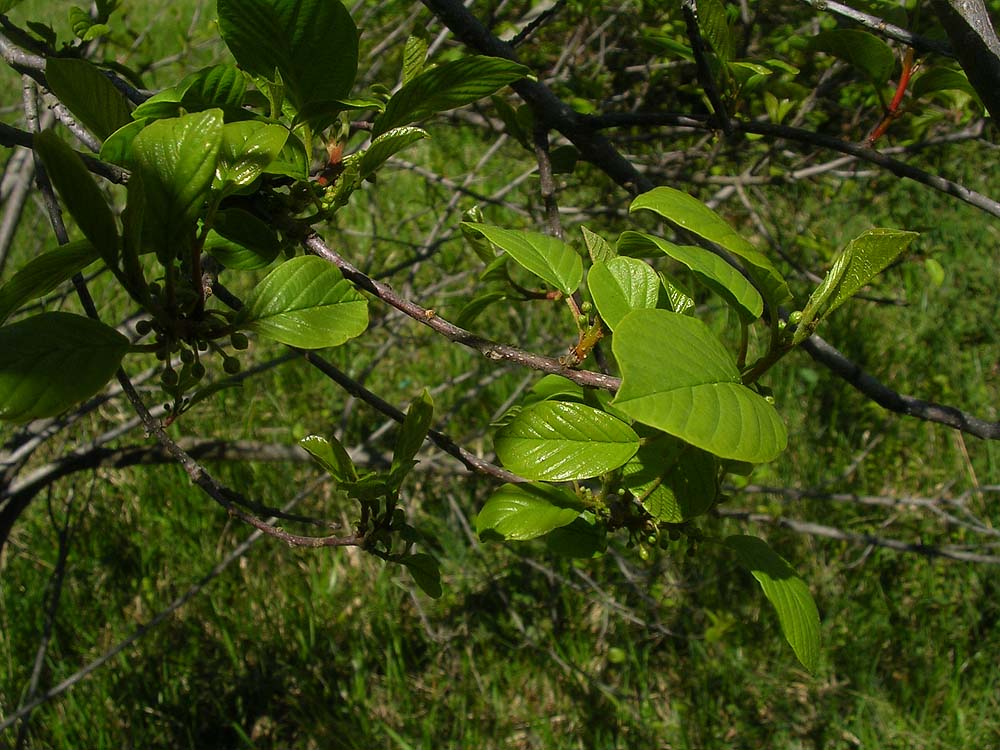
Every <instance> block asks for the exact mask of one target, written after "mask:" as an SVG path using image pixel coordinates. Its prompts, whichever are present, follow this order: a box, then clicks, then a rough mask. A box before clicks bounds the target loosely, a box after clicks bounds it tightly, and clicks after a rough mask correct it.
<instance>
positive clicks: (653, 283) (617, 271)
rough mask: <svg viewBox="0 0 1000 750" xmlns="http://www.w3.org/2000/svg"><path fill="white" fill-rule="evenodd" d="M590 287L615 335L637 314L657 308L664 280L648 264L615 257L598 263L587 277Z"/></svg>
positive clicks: (633, 259) (599, 309) (634, 259)
mask: <svg viewBox="0 0 1000 750" xmlns="http://www.w3.org/2000/svg"><path fill="white" fill-rule="evenodd" d="M587 286H588V287H589V288H590V294H591V296H592V297H593V298H594V304H595V305H597V311H598V312H599V313H600V314H601V319H602V320H603V321H604V322H605V323H607V324H608V327H609V328H610V329H611V330H612V331H613V330H614V329H615V327H616V326H617V325H618V321H620V320H621V319H622V318H624V317H625V315H626V314H628V313H630V312H632V311H633V310H639V309H642V308H647V307H656V300H657V298H658V297H659V294H660V278H659V277H658V276H657V275H656V271H654V270H653V269H652V268H650V267H649V264H648V263H644V262H643V261H641V260H639V259H637V258H622V257H614V258H611V259H609V260H608V262H607V263H601V262H597V263H594V265H593V266H591V268H590V271H589V272H588V273H587Z"/></svg>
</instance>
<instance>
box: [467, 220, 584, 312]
mask: <svg viewBox="0 0 1000 750" xmlns="http://www.w3.org/2000/svg"><path fill="white" fill-rule="evenodd" d="M463 225H464V226H467V227H469V228H470V229H473V230H475V231H477V232H479V233H480V234H482V235H483V236H484V237H485V238H486V239H488V240H489V241H490V242H492V243H493V244H494V245H497V246H498V247H499V248H500V249H501V250H505V251H506V252H507V253H508V254H509V255H510V256H511V257H512V258H513V259H514V260H516V261H517V262H518V263H519V264H521V265H522V266H524V268H526V269H527V270H529V271H531V273H533V274H535V275H536V276H538V277H539V278H541V279H542V280H543V281H546V282H547V283H549V284H551V285H552V286H554V287H555V288H556V289H558V290H559V291H560V292H562V293H563V294H565V295H566V296H567V297H568V296H569V295H571V294H572V293H573V292H575V291H576V289H577V287H579V286H580V282H581V281H582V280H583V261H582V260H580V256H579V255H577V254H576V252H574V250H573V248H571V247H570V246H569V245H567V244H566V243H565V242H563V241H562V240H560V239H559V238H558V237H552V236H550V235H547V234H540V233H539V232H515V231H512V230H510V229H501V228H500V227H494V226H490V225H489V224H474V223H470V222H463Z"/></svg>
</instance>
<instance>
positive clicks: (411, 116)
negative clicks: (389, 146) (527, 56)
mask: <svg viewBox="0 0 1000 750" xmlns="http://www.w3.org/2000/svg"><path fill="white" fill-rule="evenodd" d="M528 72H529V71H528V68H526V67H524V66H523V65H520V64H518V63H516V62H512V61H510V60H505V59H503V58H499V57H485V56H481V55H473V56H471V57H463V58H460V59H458V60H452V61H450V62H446V63H442V64H441V65H438V66H436V67H434V68H431V69H429V70H425V71H423V72H422V73H420V75H418V76H416V77H415V78H413V79H412V80H411V81H410V82H409V83H407V84H406V85H404V86H403V87H402V88H401V89H400V90H399V91H397V92H396V93H395V94H393V95H392V98H391V99H389V101H388V103H387V104H386V107H385V112H383V113H382V114H381V115H379V116H378V117H377V118H376V120H375V127H374V128H373V129H372V136H373V137H378V136H380V135H382V133H385V132H388V131H389V130H392V129H393V128H397V127H399V126H400V125H408V124H409V123H413V122H417V121H418V120H422V119H424V118H425V117H428V116H430V115H433V114H436V113H438V112H445V111H447V110H449V109H455V108H456V107H463V106H465V105H466V104H472V103H473V102H476V101H479V100H480V99H482V98H483V97H486V96H489V95H490V94H492V93H493V92H495V91H496V90H497V89H500V88H502V87H503V86H506V85H507V84H509V83H513V82H514V81H517V80H519V79H521V78H524V76H526V75H527V74H528Z"/></svg>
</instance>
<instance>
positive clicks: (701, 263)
mask: <svg viewBox="0 0 1000 750" xmlns="http://www.w3.org/2000/svg"><path fill="white" fill-rule="evenodd" d="M648 246H653V247H656V248H658V249H660V250H662V251H663V252H664V253H666V254H667V255H668V256H670V257H671V258H673V259H674V260H676V261H677V262H678V263H681V264H683V265H685V266H687V267H688V269H690V271H691V273H692V274H693V275H694V277H695V278H696V279H698V281H700V282H701V283H702V284H704V285H705V286H707V287H708V288H709V289H711V290H712V291H713V292H715V293H716V294H718V295H719V296H720V297H722V298H723V299H724V300H725V301H726V302H727V303H728V304H729V305H730V306H732V307H733V309H735V310H736V312H737V313H739V315H740V318H741V319H742V320H743V321H744V322H745V323H750V322H752V321H754V320H756V319H757V318H759V317H760V316H761V313H763V312H764V300H763V299H762V298H761V296H760V293H759V292H758V291H757V290H756V289H755V288H754V286H753V284H751V283H750V282H749V281H747V279H746V277H745V276H744V275H743V274H741V273H740V272H739V271H738V270H736V269H735V268H733V267H732V266H731V265H729V264H728V263H726V261H725V260H723V259H722V258H720V257H719V256H718V255H716V254H715V253H712V252H709V251H708V250H705V249H704V248H700V247H695V246H694V245H675V244H674V243H673V242H667V241H666V240H664V239H661V238H659V237H655V236H653V235H651V234H644V233H641V232H624V233H623V234H622V236H621V237H620V238H619V240H618V251H619V252H621V253H623V254H631V251H634V250H637V249H639V248H642V247H648Z"/></svg>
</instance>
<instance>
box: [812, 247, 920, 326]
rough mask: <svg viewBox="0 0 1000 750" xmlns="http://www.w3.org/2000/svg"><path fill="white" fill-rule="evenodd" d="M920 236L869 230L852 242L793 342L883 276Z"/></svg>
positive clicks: (829, 274)
mask: <svg viewBox="0 0 1000 750" xmlns="http://www.w3.org/2000/svg"><path fill="white" fill-rule="evenodd" d="M917 237H918V234H917V233H916V232H904V231H902V230H899V229H869V230H868V231H867V232H865V233H864V234H862V235H860V236H858V237H855V238H854V239H853V240H851V241H850V242H849V243H848V244H847V247H845V248H844V250H843V252H842V253H841V254H840V256H839V257H838V258H837V260H836V261H834V263H833V266H832V267H831V268H830V270H829V272H827V274H826V278H824V279H823V282H822V283H821V284H820V285H819V286H818V287H816V290H815V291H814V292H813V293H812V295H811V296H810V297H809V302H807V303H806V306H805V308H804V309H803V310H802V318H801V320H800V321H799V327H798V330H797V331H796V333H795V337H794V339H793V341H794V343H796V344H798V343H800V342H801V341H802V340H804V339H805V338H807V337H808V336H809V334H810V333H811V332H812V331H813V330H814V329H815V327H816V324H818V323H819V322H820V321H821V320H823V318H825V317H826V316H828V315H829V314H830V313H832V312H833V311H834V310H836V309H837V308H838V307H840V306H841V305H842V304H844V303H845V302H846V301H847V300H849V299H850V298H851V297H853V296H854V295H855V294H857V293H858V292H859V291H861V289H862V288H863V287H864V286H865V285H866V284H867V283H868V282H869V281H871V280H872V279H873V278H875V276H877V275H878V274H880V273H881V272H882V271H883V270H884V269H885V268H886V267H887V266H888V265H889V264H890V263H892V262H893V261H894V260H895V259H896V258H898V257H899V255H900V253H902V252H903V251H904V250H906V248H907V247H909V245H910V243H911V242H913V240H915V239H916V238H917Z"/></svg>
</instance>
